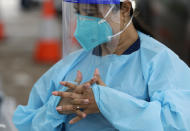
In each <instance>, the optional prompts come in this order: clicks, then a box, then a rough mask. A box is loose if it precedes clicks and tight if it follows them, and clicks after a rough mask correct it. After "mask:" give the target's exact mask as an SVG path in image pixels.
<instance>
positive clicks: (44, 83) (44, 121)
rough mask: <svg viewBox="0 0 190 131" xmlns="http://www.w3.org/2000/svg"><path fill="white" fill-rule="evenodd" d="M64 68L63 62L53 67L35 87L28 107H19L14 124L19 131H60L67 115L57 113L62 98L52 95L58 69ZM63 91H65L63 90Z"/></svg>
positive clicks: (14, 117)
mask: <svg viewBox="0 0 190 131" xmlns="http://www.w3.org/2000/svg"><path fill="white" fill-rule="evenodd" d="M60 66H62V61H60V62H59V63H58V64H56V65H55V66H53V67H52V68H51V69H50V70H49V71H48V72H47V73H45V74H44V75H43V76H42V77H41V78H40V79H39V80H38V81H37V82H36V83H35V84H34V86H33V88H32V91H31V93H30V96H29V101H28V104H27V105H26V106H18V107H17V109H16V111H15V113H14V116H13V122H14V124H15V126H16V127H17V129H18V130H19V131H60V130H61V128H62V123H63V122H64V121H65V118H66V115H61V114H59V113H58V112H57V111H56V106H57V104H58V102H59V100H60V97H56V96H53V95H51V93H52V92H53V91H55V90H57V88H56V84H55V82H54V81H53V80H52V78H54V79H56V78H57V75H58V71H59V70H57V69H59V68H60ZM62 90H63V89H62Z"/></svg>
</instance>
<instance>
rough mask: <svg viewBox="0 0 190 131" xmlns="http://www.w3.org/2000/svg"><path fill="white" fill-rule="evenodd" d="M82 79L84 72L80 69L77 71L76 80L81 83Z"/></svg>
mask: <svg viewBox="0 0 190 131" xmlns="http://www.w3.org/2000/svg"><path fill="white" fill-rule="evenodd" d="M81 81H82V73H81V72H80V71H77V77H76V79H75V82H77V84H78V85H79V84H80V83H81Z"/></svg>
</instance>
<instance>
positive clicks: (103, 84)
mask: <svg viewBox="0 0 190 131" xmlns="http://www.w3.org/2000/svg"><path fill="white" fill-rule="evenodd" d="M94 78H95V79H96V83H97V84H99V85H102V86H106V85H105V83H104V82H103V81H102V79H101V76H100V72H99V69H98V68H96V70H95V72H94Z"/></svg>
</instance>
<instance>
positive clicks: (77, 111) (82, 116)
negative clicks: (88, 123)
mask: <svg viewBox="0 0 190 131" xmlns="http://www.w3.org/2000/svg"><path fill="white" fill-rule="evenodd" d="M75 113H76V114H77V115H78V116H79V117H80V118H81V119H83V118H85V117H86V114H85V113H84V112H82V111H80V110H76V111H75Z"/></svg>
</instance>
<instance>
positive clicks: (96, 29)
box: [74, 15, 112, 50]
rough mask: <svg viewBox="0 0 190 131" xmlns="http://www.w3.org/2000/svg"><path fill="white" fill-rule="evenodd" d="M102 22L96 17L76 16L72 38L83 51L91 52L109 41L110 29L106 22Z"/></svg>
mask: <svg viewBox="0 0 190 131" xmlns="http://www.w3.org/2000/svg"><path fill="white" fill-rule="evenodd" d="M102 20H103V19H101V18H97V17H90V16H82V15H78V16H77V27H76V30H75V33H74V36H75V38H76V39H77V40H78V42H79V43H80V45H81V46H82V47H83V48H84V49H85V50H91V49H93V48H95V47H96V46H98V45H100V44H103V43H106V42H109V41H110V40H111V39H110V36H112V28H111V27H110V25H109V24H108V23H107V22H106V21H104V20H103V21H102Z"/></svg>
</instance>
